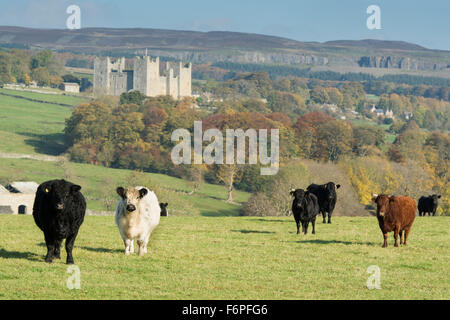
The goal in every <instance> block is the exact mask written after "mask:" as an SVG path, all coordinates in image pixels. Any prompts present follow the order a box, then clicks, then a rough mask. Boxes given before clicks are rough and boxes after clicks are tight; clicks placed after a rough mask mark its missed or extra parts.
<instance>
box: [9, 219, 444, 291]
mask: <svg viewBox="0 0 450 320" xmlns="http://www.w3.org/2000/svg"><path fill="white" fill-rule="evenodd" d="M316 229H317V234H316V235H311V234H308V235H307V236H304V235H296V234H295V232H294V231H295V224H294V222H293V220H292V218H263V219H261V218H243V217H240V218H229V217H228V218H214V219H211V218H206V217H169V218H163V219H162V220H161V224H160V226H159V227H158V228H157V229H156V230H155V232H154V233H153V235H152V238H151V240H150V245H149V249H150V255H149V256H145V257H138V256H137V255H133V256H129V257H126V256H124V254H123V252H122V250H123V248H122V246H123V245H122V241H121V239H120V236H119V233H118V231H117V229H116V227H115V225H114V221H113V218H112V217H87V218H86V220H85V222H84V224H83V226H82V228H81V231H80V234H79V236H78V239H77V241H76V243H75V249H74V258H75V263H77V265H78V266H79V268H80V270H81V290H73V291H70V290H68V289H67V288H66V281H67V278H68V277H69V274H67V273H66V270H67V269H66V268H67V267H66V265H65V264H64V261H65V257H66V254H65V251H63V252H62V255H61V256H62V261H56V262H54V263H53V264H52V265H48V264H46V263H45V262H44V261H43V258H44V255H45V251H46V248H45V245H44V239H43V234H42V232H41V231H40V230H39V229H38V228H37V227H36V226H35V224H34V221H33V218H32V217H30V216H10V215H4V216H0V265H1V266H2V268H1V270H0V299H132V300H133V299H183V298H184V299H225V300H226V299H449V298H450V295H449V290H448V289H449V287H450V279H449V277H448V275H447V271H448V267H449V265H448V261H449V258H450V257H449V243H448V238H449V236H450V234H449V230H450V229H449V220H448V218H446V217H438V218H417V220H416V221H415V224H414V226H413V228H412V231H411V234H410V238H409V243H408V246H407V247H400V248H394V247H393V245H392V243H393V239H392V235H390V237H389V248H387V249H383V248H381V244H382V235H381V232H380V230H379V227H378V223H377V221H376V219H375V218H373V217H367V218H349V217H338V218H336V219H335V220H334V224H333V225H322V224H318V225H317V228H316ZM18 239H20V241H18ZM371 265H378V266H379V267H380V269H381V287H382V289H381V290H368V289H367V288H366V281H367V278H368V277H369V274H368V273H366V270H367V268H368V267H369V266H371Z"/></svg>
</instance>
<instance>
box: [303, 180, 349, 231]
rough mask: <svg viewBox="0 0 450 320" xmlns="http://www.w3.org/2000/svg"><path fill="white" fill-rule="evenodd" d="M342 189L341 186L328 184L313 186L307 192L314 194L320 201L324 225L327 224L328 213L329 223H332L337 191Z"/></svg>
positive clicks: (332, 183)
mask: <svg viewBox="0 0 450 320" xmlns="http://www.w3.org/2000/svg"><path fill="white" fill-rule="evenodd" d="M340 187H341V185H340V184H337V185H336V184H335V183H334V182H328V183H327V184H321V185H318V184H312V185H310V186H309V187H308V188H307V190H308V191H309V192H311V193H313V194H314V195H315V196H316V197H317V199H318V200H319V207H320V212H321V213H322V217H323V223H327V221H326V217H327V213H328V223H331V215H332V214H333V211H334V207H335V205H336V201H337V194H336V190H337V189H339V188H340Z"/></svg>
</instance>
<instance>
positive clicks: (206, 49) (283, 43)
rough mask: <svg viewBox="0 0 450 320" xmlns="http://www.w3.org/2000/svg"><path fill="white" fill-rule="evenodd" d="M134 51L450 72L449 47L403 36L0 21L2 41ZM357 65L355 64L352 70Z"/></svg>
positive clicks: (100, 51)
mask: <svg viewBox="0 0 450 320" xmlns="http://www.w3.org/2000/svg"><path fill="white" fill-rule="evenodd" d="M2 46H3V47H18V48H23V47H26V48H30V49H43V48H46V49H52V50H59V51H71V52H75V53H89V54H102V55H111V56H119V55H125V56H133V55H136V54H143V53H144V51H145V49H148V50H149V51H150V53H151V54H152V55H154V56H156V55H158V56H162V57H167V58H173V59H178V60H186V61H191V62H194V63H208V62H212V63H214V62H221V61H226V62H234V63H263V64H288V65H310V66H321V67H331V68H334V69H336V68H344V69H345V68H377V69H400V70H404V71H431V72H434V71H437V72H449V74H450V71H449V66H450V51H442V50H431V49H427V48H424V47H421V46H419V45H416V44H412V43H407V42H402V41H382V40H370V39H367V40H360V41H354V40H339V41H329V42H325V43H319V42H300V41H295V40H291V39H286V38H282V37H275V36H267V35H261V34H249V33H239V32H222V31H220V32H219V31H214V32H196V31H178V30H162V29H141V28H134V29H113V28H85V29H80V30H68V29H30V28H22V27H10V26H3V27H1V26H0V47H2ZM352 71H354V70H352Z"/></svg>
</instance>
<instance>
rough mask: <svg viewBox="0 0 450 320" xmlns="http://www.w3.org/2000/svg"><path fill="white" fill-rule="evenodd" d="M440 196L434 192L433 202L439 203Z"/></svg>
mask: <svg viewBox="0 0 450 320" xmlns="http://www.w3.org/2000/svg"><path fill="white" fill-rule="evenodd" d="M440 198H441V196H440V195H437V194H433V195H432V196H431V199H433V204H435V205H437V204H438V202H439V199H440Z"/></svg>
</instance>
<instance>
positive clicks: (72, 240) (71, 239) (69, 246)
mask: <svg viewBox="0 0 450 320" xmlns="http://www.w3.org/2000/svg"><path fill="white" fill-rule="evenodd" d="M77 234H78V231H76V232H75V233H73V234H71V235H70V236H68V237H67V239H66V252H67V259H66V264H73V263H74V261H73V256H72V249H73V244H74V243H75V238H76V237H77Z"/></svg>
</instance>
